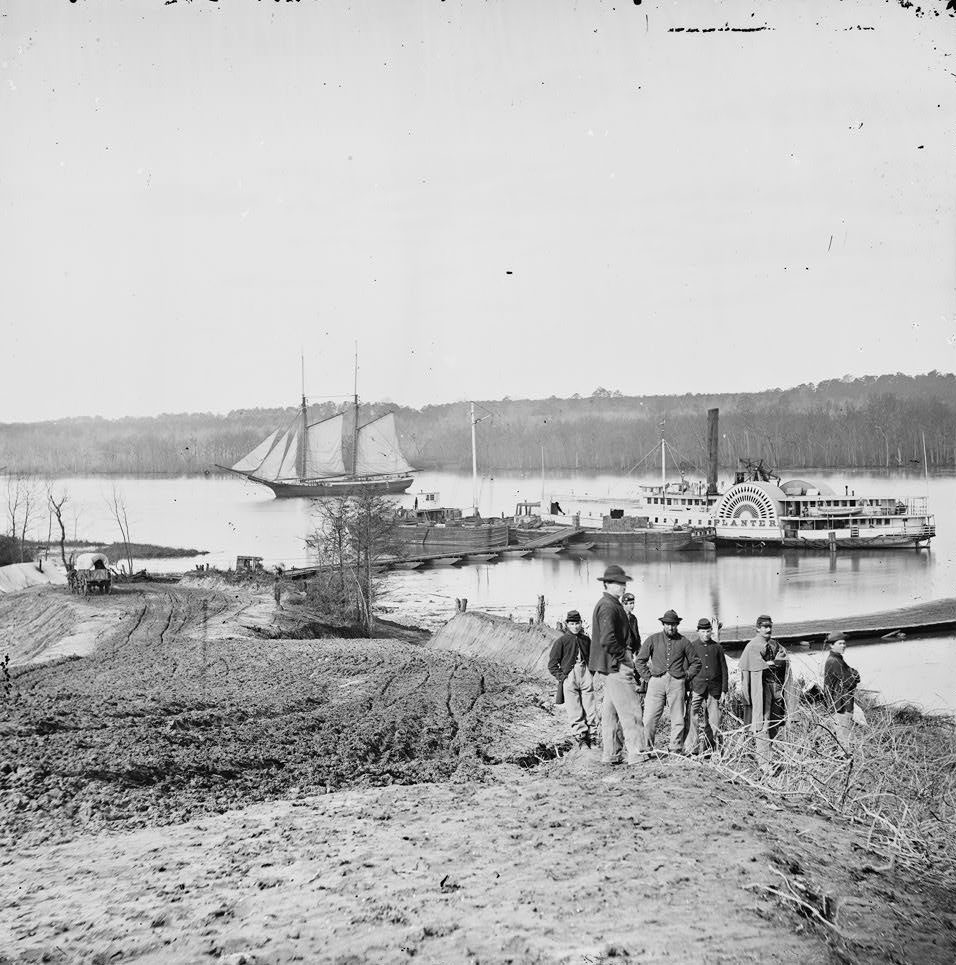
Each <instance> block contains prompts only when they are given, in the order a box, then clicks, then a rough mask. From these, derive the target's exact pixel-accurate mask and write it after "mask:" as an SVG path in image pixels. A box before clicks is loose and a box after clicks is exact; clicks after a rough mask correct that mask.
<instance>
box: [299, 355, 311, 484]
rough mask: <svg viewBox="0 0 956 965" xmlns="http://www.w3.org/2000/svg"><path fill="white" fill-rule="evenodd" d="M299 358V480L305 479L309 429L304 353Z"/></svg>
mask: <svg viewBox="0 0 956 965" xmlns="http://www.w3.org/2000/svg"><path fill="white" fill-rule="evenodd" d="M300 358H301V360H302V432H301V433H300V435H299V451H298V452H297V453H296V463H297V467H298V470H299V479H305V478H306V471H305V470H306V467H305V454H306V449H307V445H308V439H307V437H306V433H307V432H308V429H309V412H308V406H307V405H306V402H305V352H301V353H300Z"/></svg>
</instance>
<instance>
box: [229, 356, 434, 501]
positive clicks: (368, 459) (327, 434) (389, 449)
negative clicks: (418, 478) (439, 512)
mask: <svg viewBox="0 0 956 965" xmlns="http://www.w3.org/2000/svg"><path fill="white" fill-rule="evenodd" d="M356 382H357V366H356ZM352 408H353V410H354V414H355V418H354V422H353V428H352V454H351V456H352V458H351V466H350V467H349V469H346V467H345V459H344V457H343V452H342V448H343V447H342V434H343V429H344V425H345V413H344V412H339V413H337V414H336V415H334V416H330V417H329V418H327V419H321V420H320V421H318V422H312V423H310V422H309V411H308V405H307V403H306V399H305V374H304V372H303V386H302V403H301V405H300V410H299V413H298V414H297V415H296V416H295V418H294V419H293V420H292V422H291V423H290V424H288V425H286V426H283V427H280V428H278V429H273V430H272V432H271V433H269V435H268V436H266V438H265V439H263V440H262V442H260V443H259V445H257V446H256V447H255V448H254V449H253V450H252V451H251V452H248V453H247V454H246V455H244V456H243V457H242V458H241V459H240V460H239V461H238V462H237V463H236V464H235V465H233V466H219V467H218V468H219V469H226V470H227V471H229V472H234V473H236V474H237V475H240V476H245V477H246V479H251V480H252V481H253V482H257V483H261V484H262V485H263V486H268V487H269V488H270V489H271V490H272V491H273V492H274V493H275V494H276V496H311V497H323V496H358V495H361V494H363V493H367V494H369V495H382V494H386V493H403V492H405V490H406V489H408V487H409V486H410V485H411V484H412V476H411V473H413V472H415V471H416V470H415V469H413V468H412V466H410V465H409V464H408V462H407V461H406V459H405V457H404V456H403V455H402V450H401V446H400V445H399V441H398V432H397V430H396V428H395V415H394V413H392V412H389V413H388V414H386V415H383V416H379V417H378V418H377V419H372V420H371V421H370V422H366V423H365V425H361V426H360V425H359V399H358V386H357V384H356V389H355V393H354V395H353V397H352Z"/></svg>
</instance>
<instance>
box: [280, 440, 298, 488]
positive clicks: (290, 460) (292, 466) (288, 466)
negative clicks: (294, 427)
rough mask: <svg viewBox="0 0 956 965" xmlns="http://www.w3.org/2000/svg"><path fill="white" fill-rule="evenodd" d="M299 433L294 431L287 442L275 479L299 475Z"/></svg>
mask: <svg viewBox="0 0 956 965" xmlns="http://www.w3.org/2000/svg"><path fill="white" fill-rule="evenodd" d="M298 462H299V433H298V432H296V433H295V434H294V435H293V436H292V441H291V442H290V443H289V447H288V449H286V451H285V458H284V459H283V460H282V465H281V466H279V472H278V473H277V474H276V477H275V478H276V479H297V478H298V476H299V466H298Z"/></svg>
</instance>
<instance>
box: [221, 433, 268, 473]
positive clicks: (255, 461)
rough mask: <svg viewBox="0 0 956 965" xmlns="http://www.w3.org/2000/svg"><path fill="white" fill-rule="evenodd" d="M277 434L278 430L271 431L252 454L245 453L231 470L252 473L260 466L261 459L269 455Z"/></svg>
mask: <svg viewBox="0 0 956 965" xmlns="http://www.w3.org/2000/svg"><path fill="white" fill-rule="evenodd" d="M278 434H279V430H278V429H273V430H272V432H270V433H269V435H268V436H266V438H265V439H263V440H262V442H260V443H259V445H258V446H256V447H255V449H253V450H252V452H249V453H246V455H244V456H243V457H242V458H241V459H240V460H239V461H238V462H237V463H236V464H235V465H234V466H233V467H232V468H233V469H234V470H235V471H236V472H254V471H255V470H256V469H258V468H259V466H261V465H262V461H263V459H265V457H266V456H267V455H268V454H269V450H270V449H271V448H272V444H273V443H274V442H275V441H276V436H277V435H278Z"/></svg>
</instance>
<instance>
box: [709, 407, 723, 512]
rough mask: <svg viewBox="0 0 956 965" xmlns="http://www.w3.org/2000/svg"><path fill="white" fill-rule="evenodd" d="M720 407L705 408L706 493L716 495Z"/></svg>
mask: <svg viewBox="0 0 956 965" xmlns="http://www.w3.org/2000/svg"><path fill="white" fill-rule="evenodd" d="M719 412H720V409H708V410H707V495H708V496H716V495H717V447H718V445H719V442H720V440H719V436H718V433H717V416H718V413H719Z"/></svg>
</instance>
